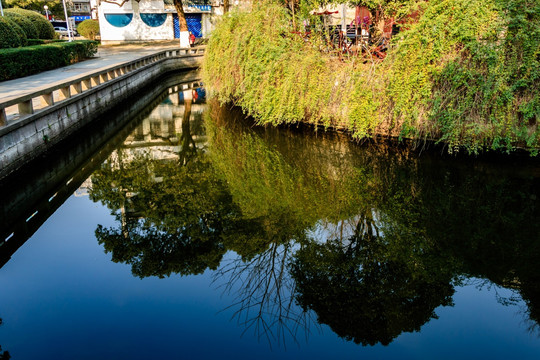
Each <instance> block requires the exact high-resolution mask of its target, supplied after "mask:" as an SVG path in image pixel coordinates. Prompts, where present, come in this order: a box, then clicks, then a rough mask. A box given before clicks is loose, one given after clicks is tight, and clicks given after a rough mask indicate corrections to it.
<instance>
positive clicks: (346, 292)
mask: <svg viewBox="0 0 540 360" xmlns="http://www.w3.org/2000/svg"><path fill="white" fill-rule="evenodd" d="M388 251H389V247H388V246H387V243H386V241H385V240H384V238H382V237H380V236H378V234H377V228H376V227H375V226H374V225H373V223H372V222H371V221H369V220H367V221H366V219H362V221H359V223H358V227H357V230H356V234H355V235H354V236H352V237H351V238H350V239H348V240H347V241H340V240H329V241H327V242H326V243H324V244H317V243H311V244H308V245H307V246H305V247H303V248H302V249H301V250H300V251H299V252H298V253H297V255H296V259H295V261H294V264H293V267H292V273H293V277H294V278H295V280H296V283H297V295H296V296H297V301H298V303H299V304H300V305H301V306H302V307H303V308H304V309H305V310H314V311H315V312H316V313H317V316H318V320H319V322H320V323H324V324H328V325H329V326H330V327H331V328H332V330H333V331H335V332H336V333H337V334H338V335H339V336H340V337H343V338H345V339H347V340H353V341H354V342H355V343H357V344H360V343H361V344H363V345H375V344H377V343H379V342H380V343H382V344H383V345H387V344H389V343H390V342H391V341H392V340H393V339H394V338H395V337H397V336H398V335H399V334H401V333H402V332H404V331H405V332H412V331H419V330H420V327H421V326H422V325H423V324H424V323H426V322H427V321H429V320H430V319H431V318H436V315H435V312H434V310H435V308H437V307H438V306H440V305H444V306H446V305H450V304H451V303H452V301H451V296H452V294H453V293H454V290H453V287H452V285H451V284H450V282H449V278H442V279H439V278H437V277H438V276H440V274H433V275H428V274H424V273H422V272H416V271H414V270H412V269H411V266H410V263H411V260H410V259H406V258H397V257H396V254H394V253H389V252H388ZM418 260H421V259H415V262H416V261H418Z"/></svg>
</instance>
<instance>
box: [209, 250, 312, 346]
mask: <svg viewBox="0 0 540 360" xmlns="http://www.w3.org/2000/svg"><path fill="white" fill-rule="evenodd" d="M294 247H295V245H294V242H287V243H285V244H279V243H277V242H273V243H271V244H270V245H269V247H268V248H267V249H266V250H265V251H263V252H262V253H260V254H257V255H256V256H254V257H253V258H251V259H242V258H235V259H233V260H231V261H230V262H228V263H226V264H223V266H222V267H221V269H220V270H219V271H217V272H216V274H215V282H216V283H217V284H220V286H219V287H220V288H221V289H222V290H223V291H224V292H225V293H226V294H232V295H233V297H234V301H233V303H232V304H231V305H230V306H229V307H227V309H225V310H229V309H231V310H232V311H233V315H232V318H234V319H236V320H237V322H238V323H239V324H240V325H241V326H244V327H245V330H244V332H246V331H248V330H251V329H252V330H253V331H254V332H255V334H256V335H257V336H258V337H259V338H266V339H267V340H268V342H269V343H270V344H272V343H274V342H277V343H278V344H284V345H285V344H286V343H287V342H288V341H290V339H292V340H294V341H297V337H298V336H299V335H300V334H303V333H305V331H306V330H307V331H309V329H310V327H311V322H312V319H311V314H310V313H306V312H303V311H301V310H300V309H299V308H298V307H297V306H296V305H295V303H294V296H293V294H294V292H295V282H294V281H293V279H292V278H291V276H290V274H289V263H290V261H291V259H292V258H293V255H294V253H295V249H294Z"/></svg>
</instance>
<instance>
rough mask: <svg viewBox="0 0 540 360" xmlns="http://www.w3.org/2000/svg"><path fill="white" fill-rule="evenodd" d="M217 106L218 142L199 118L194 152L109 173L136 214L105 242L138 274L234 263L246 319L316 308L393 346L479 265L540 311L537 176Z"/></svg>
mask: <svg viewBox="0 0 540 360" xmlns="http://www.w3.org/2000/svg"><path fill="white" fill-rule="evenodd" d="M210 115H211V116H210V117H209V118H208V119H206V127H207V130H208V138H209V149H210V150H209V152H203V151H199V150H197V148H196V147H195V146H194V144H195V143H194V142H193V134H194V133H193V132H192V130H193V129H192V128H190V129H187V128H186V129H183V134H186V135H185V137H182V138H181V139H182V140H181V143H182V144H185V145H183V146H182V147H181V149H186V152H185V154H184V155H185V156H179V161H157V160H155V159H151V158H148V157H146V158H145V157H144V156H140V157H131V158H129V159H125V161H122V162H121V164H119V165H115V166H109V167H104V168H103V169H102V170H101V171H100V172H98V173H97V174H96V175H95V176H94V178H93V180H95V183H94V188H93V190H92V195H91V196H92V198H93V199H94V200H96V201H97V200H101V201H104V202H105V203H106V204H108V206H109V207H110V208H111V209H113V210H114V211H116V213H117V214H118V222H119V225H120V226H119V227H118V228H110V229H105V228H102V227H99V228H98V230H97V231H96V234H97V236H98V239H99V241H100V242H101V243H102V244H103V245H104V247H105V249H106V250H107V251H110V252H112V254H113V260H114V261H120V262H125V263H128V264H131V265H132V269H133V273H134V274H135V275H137V276H141V277H144V276H168V275H170V274H172V273H179V274H199V273H201V272H203V271H204V270H205V269H219V270H218V271H217V273H216V283H223V285H222V286H223V290H224V291H226V292H230V293H231V294H234V296H235V301H234V302H233V304H231V307H230V310H231V311H232V312H233V316H234V317H235V318H236V319H237V320H238V321H239V323H241V324H242V325H243V326H246V328H247V329H254V330H255V332H256V333H257V334H258V335H259V336H261V337H262V336H266V337H267V338H268V339H269V340H270V341H274V340H275V341H280V342H282V341H285V340H284V339H285V338H286V337H289V336H292V337H295V336H296V335H297V334H298V331H299V329H300V328H302V327H303V326H308V324H309V323H310V315H311V314H312V313H311V312H310V311H311V310H313V311H314V313H315V314H316V316H317V318H318V320H319V322H321V323H324V324H328V325H329V326H330V327H331V328H332V329H333V330H334V331H335V332H336V333H337V334H338V335H340V336H342V337H343V338H346V339H350V340H353V341H355V342H357V343H361V344H364V345H367V344H370V345H372V344H376V343H379V342H380V343H382V344H388V343H390V342H391V341H392V340H393V339H395V338H396V337H397V336H399V334H401V333H402V332H411V331H418V330H419V329H420V328H421V326H422V325H423V324H425V323H426V322H428V321H429V320H430V319H433V318H436V313H435V309H436V308H437V307H438V306H441V305H443V306H444V305H450V304H451V300H452V299H451V297H452V294H453V292H454V290H453V287H454V286H455V285H457V284H460V281H461V279H462V278H464V277H469V276H473V277H478V278H484V279H489V280H490V281H492V282H493V283H495V284H498V285H500V286H504V287H506V288H512V289H515V290H516V291H518V292H519V293H520V294H521V296H522V297H523V299H524V300H525V302H526V304H527V305H528V309H529V310H528V311H529V317H530V318H531V319H532V320H533V321H535V322H537V321H538V310H537V309H538V308H539V307H538V305H537V304H540V302H539V301H540V299H539V296H538V294H539V291H538V290H539V289H538V286H537V284H538V283H539V281H538V280H539V279H540V273H539V270H538V269H537V267H536V266H535V265H536V264H537V263H538V260H540V251H539V246H540V244H539V242H538V234H540V228H539V226H540V225H539V224H538V222H537V219H538V218H539V215H540V214H539V208H538V205H537V202H536V199H537V197H538V196H539V195H540V194H538V189H540V186H538V185H539V184H538V180H537V179H536V180H534V179H533V180H530V179H527V178H524V177H520V176H513V175H511V174H510V175H508V174H506V175H504V176H501V175H500V171H499V170H497V169H494V168H493V167H490V166H488V165H486V168H482V167H480V166H478V165H475V166H477V168H476V171H475V172H471V171H470V169H468V165H470V164H467V163H461V162H455V161H454V160H449V161H447V162H440V161H439V162H437V161H435V162H432V161H431V158H430V157H429V156H427V155H424V157H423V158H418V157H416V156H415V154H414V153H412V152H411V151H409V150H407V149H404V150H397V151H393V150H390V149H386V148H385V147H384V146H377V147H372V148H370V147H364V148H359V147H356V146H354V145H352V144H350V143H349V142H347V141H341V140H340V139H339V136H338V137H337V138H336V137H335V136H329V137H327V136H325V135H322V136H321V135H318V137H316V138H315V137H311V136H309V135H306V134H302V133H300V134H297V133H296V132H295V131H294V130H290V129H289V130H285V131H281V132H278V131H277V130H275V129H266V130H254V129H250V128H249V126H248V127H246V126H244V124H243V123H242V121H241V119H240V115H238V118H234V117H233V118H231V116H230V115H231V114H230V113H226V112H224V110H223V109H221V108H218V109H216V108H212V110H211V112H210ZM184 118H185V117H184ZM184 118H183V119H184ZM184 125H185V126H189V122H188V121H186V122H184V121H183V122H182V128H184ZM119 154H121V152H120V153H119ZM119 158H121V156H119ZM128 195H129V196H128ZM122 209H123V210H122ZM503 210H504V211H503ZM122 211H123V212H124V213H122ZM126 214H128V215H129V216H126ZM227 251H234V252H235V253H236V254H238V257H237V258H235V259H234V260H232V261H231V262H229V263H227V264H221V266H220V263H221V262H222V258H223V255H224V254H225V252H227ZM295 302H297V303H298V305H300V307H298V306H297V304H295ZM304 310H305V311H304Z"/></svg>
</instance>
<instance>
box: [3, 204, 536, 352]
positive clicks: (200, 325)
mask: <svg viewBox="0 0 540 360" xmlns="http://www.w3.org/2000/svg"><path fill="white" fill-rule="evenodd" d="M97 224H102V225H104V226H112V225H113V224H114V218H113V217H112V216H111V215H109V210H107V209H105V208H103V207H102V206H101V205H100V204H95V203H92V202H91V201H90V200H89V199H88V197H77V198H76V197H71V198H70V199H68V201H67V202H66V203H65V204H64V205H63V206H62V207H61V208H59V209H58V210H57V211H56V213H55V214H53V216H51V218H49V220H48V221H47V222H46V223H45V224H44V225H43V226H42V227H41V228H40V229H39V230H38V231H37V232H36V234H35V235H34V236H33V237H32V238H31V239H30V240H29V241H28V242H27V243H26V244H25V245H23V246H22V248H21V249H19V251H17V252H16V253H15V255H14V256H13V258H12V260H11V261H10V262H8V263H7V264H6V265H5V266H4V268H2V269H1V270H0V289H1V290H0V291H1V296H0V317H2V318H3V320H4V325H2V326H0V345H1V346H2V348H3V350H8V351H9V352H10V354H11V355H12V356H13V359H53V358H54V359H96V358H99V359H148V358H150V359H153V358H163V359H189V358H196V359H219V358H234V359H253V358H257V359H266V358H268V359H271V358H278V357H279V358H282V359H293V358H294V359H299V358H311V359H330V358H332V359H364V358H365V359H385V358H395V359H418V358H426V359H445V358H447V359H454V358H456V357H459V358H463V359H473V358H475V359H476V358H492V359H503V358H504V359H507V358H520V359H538V358H539V356H540V340H539V339H538V338H537V337H536V335H529V334H527V331H526V330H527V325H528V324H527V323H525V322H524V318H525V316H523V314H522V313H521V312H520V309H521V308H520V307H519V306H509V307H503V306H502V305H500V304H499V303H497V301H496V296H495V293H494V290H489V289H486V288H483V289H482V290H481V291H478V290H477V289H476V287H475V286H465V287H463V288H459V289H458V290H457V293H456V294H455V296H454V300H455V303H456V305H455V307H446V308H439V309H438V310H437V313H438V315H439V316H440V319H439V320H432V321H431V322H430V323H428V324H426V325H424V326H423V328H422V333H420V334H418V333H414V334H410V333H405V334H403V335H401V336H400V337H399V338H398V339H397V340H395V341H394V342H393V343H391V344H390V345H389V346H387V347H383V346H380V345H379V346H375V347H361V346H358V345H355V344H354V343H350V342H346V341H344V340H341V339H339V338H338V337H337V336H336V335H334V334H333V333H332V332H331V331H330V330H329V329H328V328H326V327H323V329H322V332H317V330H315V332H314V333H313V334H312V335H311V336H310V337H309V339H308V341H307V342H306V341H305V339H303V338H300V339H299V343H300V344H299V346H297V345H296V344H293V343H288V346H287V349H286V350H285V349H284V348H283V347H273V349H272V350H271V349H270V348H269V346H268V343H267V342H266V341H265V340H264V339H261V340H260V341H259V340H258V339H257V338H256V337H254V335H253V332H250V331H248V332H246V333H245V334H244V335H243V336H242V332H243V331H244V328H242V326H240V325H238V324H236V322H235V321H234V320H233V321H231V320H230V317H231V315H232V314H231V313H230V312H228V311H226V310H225V311H223V312H220V311H221V310H223V309H224V308H225V307H227V306H229V305H230V302H231V300H232V298H231V297H229V296H225V295H222V292H221V291H220V290H217V289H216V286H217V285H216V284H212V283H211V281H212V276H211V274H209V273H208V272H207V273H205V274H204V275H201V276H189V277H180V276H178V275H176V276H175V275H173V276H171V277H170V278H165V279H157V278H146V279H142V280H141V279H139V278H135V277H133V276H132V275H131V271H130V267H129V265H125V264H115V263H112V262H111V261H110V254H105V253H104V251H103V248H102V246H100V245H98V244H97V241H96V239H95V236H94V231H95V229H96V226H97ZM498 291H499V294H500V295H501V293H502V295H504V296H506V295H508V296H509V292H507V291H506V290H501V289H499V290H498ZM506 293H508V294H506ZM519 305H521V306H523V304H522V303H520V304H519Z"/></svg>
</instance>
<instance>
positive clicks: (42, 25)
mask: <svg viewBox="0 0 540 360" xmlns="http://www.w3.org/2000/svg"><path fill="white" fill-rule="evenodd" d="M4 12H5V14H19V15H22V16H25V17H27V18H28V19H29V20H30V21H32V23H33V24H34V26H35V27H36V29H37V31H38V38H39V39H54V27H53V26H52V25H51V23H50V22H49V21H48V20H47V19H45V18H44V17H43V15H41V14H39V13H37V12H35V11H31V10H24V9H18V8H14V9H6V10H4Z"/></svg>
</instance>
